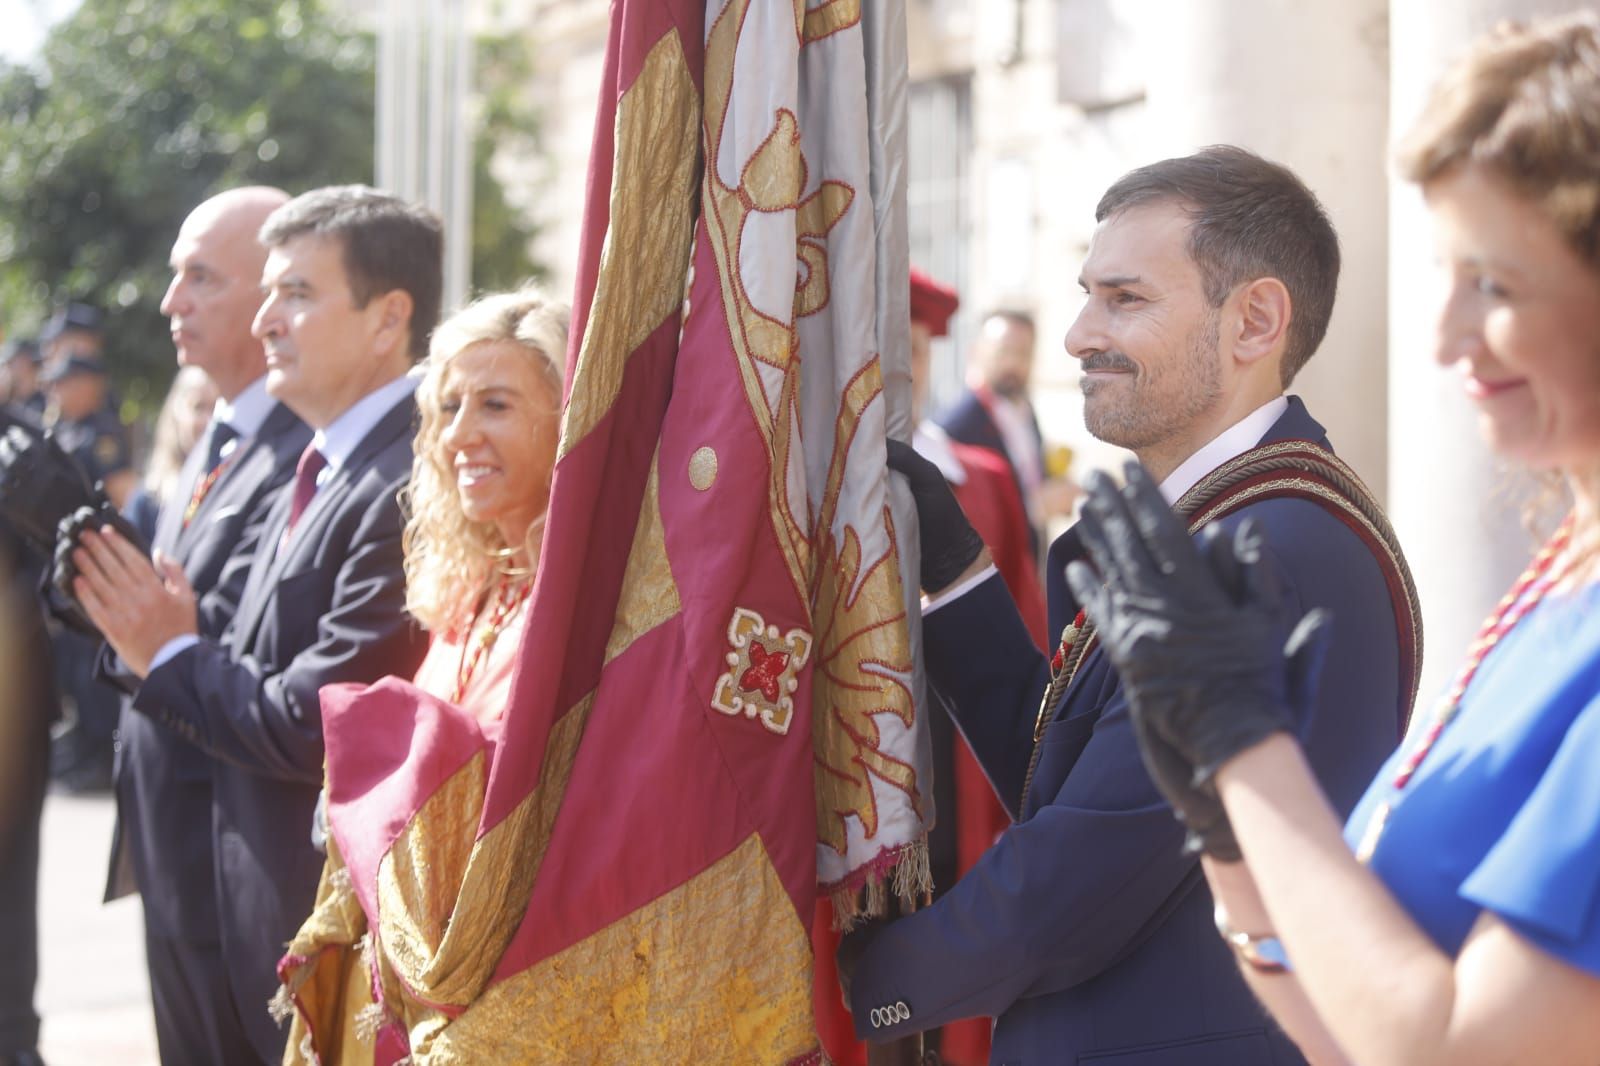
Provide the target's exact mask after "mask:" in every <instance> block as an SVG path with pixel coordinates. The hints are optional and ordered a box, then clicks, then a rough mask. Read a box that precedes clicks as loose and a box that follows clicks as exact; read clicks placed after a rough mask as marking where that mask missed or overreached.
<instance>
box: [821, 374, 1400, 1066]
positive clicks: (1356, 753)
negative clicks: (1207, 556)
mask: <svg viewBox="0 0 1600 1066" xmlns="http://www.w3.org/2000/svg"><path fill="white" fill-rule="evenodd" d="M1264 439H1265V440H1285V439H1306V440H1312V441H1318V442H1320V443H1323V444H1326V438H1325V436H1324V433H1323V430H1322V427H1321V426H1319V425H1317V423H1316V422H1315V421H1313V420H1312V419H1311V417H1310V416H1309V415H1308V414H1307V413H1306V411H1305V408H1304V407H1303V406H1302V405H1301V404H1300V402H1299V401H1298V400H1297V399H1293V398H1291V400H1290V408H1289V410H1288V411H1287V412H1286V413H1285V414H1284V415H1283V416H1282V417H1281V418H1280V419H1279V420H1278V422H1277V423H1276V424H1274V425H1273V427H1272V429H1271V431H1270V432H1269V433H1268V434H1267V435H1266V437H1265V438H1264ZM1245 516H1252V517H1254V518H1255V519H1256V520H1257V521H1258V522H1259V523H1260V525H1261V527H1262V531H1263V533H1264V535H1265V539H1266V545H1267V550H1268V552H1269V553H1270V554H1271V555H1273V556H1274V557H1275V560H1276V562H1277V563H1278V564H1279V567H1280V568H1281V570H1282V572H1283V574H1284V576H1285V578H1286V582H1287V585H1288V587H1289V589H1290V593H1291V595H1292V596H1293V598H1294V599H1295V600H1296V601H1297V604H1296V605H1297V607H1298V608H1299V609H1300V610H1309V609H1310V608H1312V607H1318V606H1320V607H1326V608H1329V609H1330V610H1331V611H1332V612H1333V614H1334V626H1333V632H1332V640H1331V642H1330V647H1329V649H1328V657H1327V660H1326V664H1325V667H1324V669H1323V672H1322V677H1321V681H1320V687H1319V691H1318V693H1317V698H1316V700H1315V703H1314V705H1313V706H1312V707H1311V708H1310V710H1309V712H1308V715H1307V717H1306V718H1305V720H1303V721H1300V722H1298V723H1296V724H1297V726H1298V730H1299V735H1300V739H1301V741H1302V742H1303V743H1304V745H1305V749H1306V753H1307V755H1308V757H1309V759H1310V762H1311V765H1312V767H1313V769H1314V770H1315V771H1316V773H1317V777H1318V779H1319V780H1320V781H1321V783H1322V785H1323V787H1324V788H1325V789H1326V790H1327V792H1328V794H1329V796H1330V797H1331V799H1332V800H1333V802H1334V803H1335V805H1336V806H1338V808H1339V809H1340V810H1341V811H1344V812H1348V811H1349V810H1350V808H1351V807H1353V806H1354V804H1355V802H1356V800H1357V799H1358V798H1359V796H1360V794H1361V792H1362V791H1363V790H1364V788H1365V786H1366V784H1367V782H1368V781H1369V780H1370V778H1371V776H1372V774H1373V773H1374V772H1375V771H1376V770H1377V768H1378V766H1379V764H1380V763H1381V762H1382V760H1383V759H1384V757H1385V756H1386V755H1387V754H1388V753H1389V752H1390V750H1392V749H1393V747H1394V745H1395V741H1396V737H1397V730H1398V702H1397V699H1398V693H1399V686H1400V684H1401V680H1400V676H1399V674H1400V655H1399V650H1398V637H1397V632H1396V627H1395V623H1394V613H1393V608H1392V605H1391V603H1390V599H1389V594H1388V590H1387V588H1386V586H1385V584H1384V580H1383V575H1382V573H1381V572H1380V570H1379V568H1378V565H1377V563H1376V562H1375V561H1374V559H1373V558H1372V556H1371V554H1370V553H1369V552H1368V550H1367V548H1366V547H1365V546H1364V545H1363V544H1362V542H1361V541H1360V540H1359V539H1358V538H1357V537H1356V535H1355V534H1354V533H1352V532H1351V531H1350V530H1349V529H1348V527H1346V526H1345V525H1344V524H1343V523H1342V522H1340V521H1339V520H1338V519H1337V518H1335V517H1334V516H1333V515H1331V514H1329V513H1328V512H1326V511H1324V510H1323V509H1322V508H1321V507H1319V506H1318V505H1316V504H1314V503H1311V502H1308V501H1304V500H1289V499H1284V500H1268V501H1265V502H1262V503H1257V504H1254V505H1251V506H1249V507H1246V508H1244V509H1242V510H1241V511H1239V512H1237V513H1236V514H1235V515H1234V516H1232V517H1231V518H1229V519H1227V520H1226V522H1225V524H1230V525H1231V524H1233V523H1236V522H1238V521H1241V520H1242V519H1243V518H1244V517H1245ZM1077 545H1078V542H1077V538H1076V537H1075V536H1074V535H1073V532H1072V531H1070V530H1069V531H1068V533H1067V534H1065V535H1063V536H1062V537H1061V538H1060V539H1059V540H1058V541H1057V542H1056V544H1055V545H1054V546H1052V548H1051V552H1050V564H1049V569H1048V571H1047V577H1046V581H1047V585H1048V588H1049V592H1050V606H1051V631H1052V633H1059V632H1060V631H1061V628H1062V627H1063V626H1064V625H1065V624H1066V622H1067V621H1069V620H1070V619H1071V617H1072V615H1073V614H1075V613H1076V611H1077V605H1076V604H1075V603H1074V602H1073V601H1072V598H1071V595H1070V593H1069V592H1068V591H1067V588H1066V583H1065V579H1064V569H1065V565H1066V563H1067V561H1069V560H1070V559H1072V558H1074V557H1076V556H1077V555H1078V554H1080V552H1081V549H1080V548H1078V546H1077ZM923 633H924V647H925V652H926V661H927V664H928V673H929V677H930V679H931V680H932V682H933V684H934V685H935V687H936V688H937V689H938V690H939V692H940V693H941V695H943V696H944V697H945V699H946V701H947V702H948V703H949V705H950V707H951V710H952V713H953V714H954V715H955V717H956V719H957V725H958V726H959V728H960V729H961V730H962V732H963V734H964V735H965V737H966V738H967V741H968V743H969V744H971V746H972V749H973V751H974V753H975V754H976V755H977V757H978V759H979V761H980V762H981V763H982V764H983V766H984V769H985V771H986V773H987V774H988V775H989V779H990V782H991V783H992V784H993V785H994V787H995V788H996V790H997V792H998V793H999V796H1000V798H1001V799H1002V800H1003V801H1004V802H1005V803H1006V805H1007V807H1008V809H1009V810H1010V811H1011V813H1012V816H1013V818H1017V819H1018V821H1017V823H1016V824H1015V825H1013V826H1012V827H1011V828H1010V829H1008V830H1007V831H1006V833H1005V834H1004V835H1003V836H1002V837H1001V839H1000V840H999V841H998V842H997V843H996V844H995V846H994V847H993V848H991V849H990V850H989V851H988V852H987V853H986V854H985V855H984V856H983V858H982V859H981V860H980V861H979V862H978V864H977V866H975V867H974V868H973V869H972V870H971V871H969V872H968V873H967V875H966V876H965V877H963V878H962V879H961V880H960V881H958V882H957V883H956V884H955V885H954V886H953V887H952V888H951V890H950V891H949V892H948V893H946V894H945V896H944V897H943V898H942V899H940V900H939V901H938V902H936V903H934V904H933V905H932V906H931V907H928V908H926V909H925V910H922V911H919V912H917V913H915V914H912V915H910V916H908V917H906V918H903V919H900V920H898V921H896V922H893V923H891V924H889V925H887V926H885V927H883V928H881V929H879V930H876V931H872V932H868V933H866V934H864V935H865V936H866V937H867V938H868V939H867V940H866V941H865V946H864V949H863V951H862V954H861V956H860V959H859V962H858V964H857V967H856V971H855V975H854V981H853V983H852V986H851V1005H852V1008H853V1011H854V1014H855V1018H856V1030H857V1033H858V1034H859V1035H860V1036H861V1037H863V1038H864V1039H871V1040H887V1039H892V1038H894V1037H897V1036H901V1035H904V1034H905V1033H907V1032H910V1031H915V1030H921V1029H926V1028H931V1027H933V1026H937V1025H941V1024H943V1023H945V1022H947V1021H951V1020H953V1019H956V1018H966V1017H973V1016H987V1017H993V1018H995V1019H996V1024H995V1031H994V1046H993V1058H992V1061H993V1062H996V1063H1029V1064H1033V1063H1052V1064H1057V1063H1090V1062H1099V1061H1102V1059H1103V1061H1106V1062H1107V1063H1115V1064H1116V1066H1268V1064H1272V1066H1279V1064H1284V1063H1300V1062H1301V1061H1302V1058H1301V1056H1300V1055H1299V1053H1298V1051H1297V1050H1296V1049H1295V1048H1294V1046H1293V1045H1292V1044H1291V1043H1290V1041H1289V1040H1288V1039H1287V1038H1286V1037H1285V1036H1284V1035H1283V1034H1282V1033H1281V1032H1280V1031H1279V1030H1278V1029H1277V1028H1276V1026H1275V1025H1274V1024H1273V1023H1272V1022H1271V1021H1270V1020H1269V1019H1268V1018H1267V1017H1266V1015H1265V1014H1264V1012H1263V1011H1262V1009H1261V1008H1260V1007H1259V1006H1258V1005H1257V1004H1256V1003H1255V1001H1254V999H1253V997H1252V996H1251V994H1250V992H1249V990H1248V988H1247V987H1246V985H1245V984H1244V981H1243V979H1242V978H1241V977H1240V976H1239V974H1238V972H1237V969H1236V967H1235V963H1234V960H1233V958H1232V954H1231V952H1230V949H1229V948H1228V947H1227V946H1226V945H1224V944H1223V942H1222V941H1221V939H1220V938H1219V937H1218V936H1217V934H1216V931H1215V929H1214V928H1213V923H1212V915H1211V911H1212V902H1211V896H1210V892H1209V890H1208V888H1207V886H1206V884H1205V880H1204V877H1203V876H1202V875H1201V873H1200V869H1199V862H1198V860H1197V859H1194V858H1191V857H1186V856H1184V855H1183V854H1182V850H1181V848H1182V844H1183V832H1182V829H1181V827H1180V826H1179V825H1178V823H1177V822H1176V820H1175V819H1174V818H1173V815H1172V811H1171V809H1170V808H1169V807H1168V806H1167V805H1166V803H1165V802H1164V801H1163V800H1162V798H1161V796H1160V794H1159V793H1158V792H1157V791H1156V788H1155V786H1154V785H1153V784H1152V783H1151V781H1150V778H1149V775H1148V774H1147V773H1146V772H1145V769H1144V766H1143V764H1142V763H1141V761H1140V757H1139V750H1138V744H1137V743H1136V741H1135V739H1134V735H1133V731H1132V728H1131V723H1130V721H1129V718H1128V707H1127V701H1126V699H1125V697H1124V696H1123V693H1122V689H1121V686H1120V684H1119V683H1118V680H1117V677H1116V674H1115V672H1114V671H1113V670H1112V668H1111V665H1110V663H1109V661H1108V660H1107V659H1106V657H1105V655H1104V653H1103V652H1102V651H1099V650H1095V651H1093V652H1091V654H1090V655H1089V657H1088V658H1087V659H1086V661H1085V662H1084V664H1083V666H1082V667H1081V668H1080V670H1079V671H1078V675H1077V677H1076V678H1075V679H1074V681H1073V683H1072V685H1071V686H1070V687H1069V688H1068V690H1067V692H1066V694H1065V697H1064V698H1063V699H1062V701H1061V704H1060V706H1059V707H1058V708H1057V710H1056V712H1055V715H1054V717H1053V718H1052V720H1051V722H1050V724H1049V725H1048V726H1047V727H1046V731H1045V734H1044V736H1043V738H1042V740H1041V752H1040V757H1039V763H1038V767H1037V769H1036V771H1035V775H1034V780H1033V783H1032V786H1031V789H1030V791H1029V793H1028V795H1027V796H1026V797H1025V798H1021V792H1022V787H1023V779H1024V777H1025V775H1026V773H1027V767H1028V762H1029V757H1030V754H1031V751H1032V748H1033V730H1034V722H1035V717H1036V715H1037V712H1038V707H1039V701H1040V699H1041V697H1042V695H1043V692H1044V688H1045V685H1046V683H1047V681H1048V679H1049V665H1048V661H1047V660H1046V659H1045V657H1044V656H1042V655H1041V654H1040V653H1039V652H1038V650H1037V649H1036V647H1035V646H1034V644H1033V643H1032V641H1031V640H1030V639H1029V637H1028V632H1027V630H1026V628H1024V626H1023V625H1022V623H1021V621H1020V619H1019V618H1018V617H1017V613H1016V609H1015V607H1014V606H1013V605H1012V603H1011V600H1010V597H1009V595H1008V594H1007V592H1006V589H1005V584H1004V582H1002V581H1001V580H1000V578H999V577H998V576H994V577H991V578H990V579H989V580H987V581H985V582H983V583H982V584H980V585H979V586H978V587H977V588H975V589H974V590H972V591H971V592H969V593H967V594H966V595H964V596H962V597H960V598H958V599H956V600H954V601H952V602H951V603H949V604H947V605H945V606H943V607H941V608H940V609H938V610H937V611H935V612H933V613H932V614H930V615H929V616H928V617H927V618H926V619H925V620H924V623H923ZM1019 798H1021V809H1020V810H1019ZM900 1005H903V1009H899V1010H891V1011H888V1012H885V1011H883V1010H881V1009H880V1010H879V1011H878V1019H879V1021H880V1024H879V1025H877V1026H874V1025H873V1023H872V1019H873V1010H874V1008H883V1007H897V1006H900ZM885 1014H888V1015H889V1016H890V1018H891V1019H892V1018H894V1017H898V1016H900V1015H909V1018H908V1019H907V1020H905V1021H900V1022H893V1021H891V1023H890V1024H886V1025H885V1024H881V1023H882V1021H883V1019H884V1016H885Z"/></svg>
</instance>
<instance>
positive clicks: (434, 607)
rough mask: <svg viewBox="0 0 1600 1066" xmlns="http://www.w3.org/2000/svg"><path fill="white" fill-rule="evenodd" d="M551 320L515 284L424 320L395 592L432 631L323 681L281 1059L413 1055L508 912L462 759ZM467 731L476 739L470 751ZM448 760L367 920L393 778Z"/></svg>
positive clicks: (492, 711)
mask: <svg viewBox="0 0 1600 1066" xmlns="http://www.w3.org/2000/svg"><path fill="white" fill-rule="evenodd" d="M567 320H568V309H567V307H566V306H565V305H563V304H560V303H556V302H553V301H551V300H549V299H547V298H546V297H545V296H543V295H542V294H541V293H540V292H539V291H538V290H537V289H532V288H528V289H523V290H521V291H519V292H515V293H508V294H502V295H495V296H487V297H484V298H483V299H481V300H478V301H477V302H476V303H473V304H472V305H470V306H469V307H467V308H465V309H464V310H462V311H460V312H458V313H457V314H456V315H455V316H453V317H452V318H450V319H448V320H447V321H445V322H444V323H443V324H442V325H441V326H439V328H438V329H437V330H436V331H435V332H434V335H433V339H432V342H431V344H430V347H429V354H428V358H427V360H426V361H425V362H424V363H423V379H422V382H421V384H420V385H419V386H418V388H417V393H416V396H417V406H418V409H419V411H420V413H421V426H420V429H419V430H418V433H417V437H416V444H415V453H416V457H415V460H414V465H413V467H412V474H411V484H410V487H409V489H408V490H407V498H408V501H407V502H408V510H409V518H408V520H407V524H406V531H405V568H406V597H407V607H408V609H409V610H410V611H411V613H412V614H413V615H414V616H415V617H416V618H417V620H418V621H420V622H421V623H422V624H423V625H424V626H426V627H427V628H428V630H429V631H430V633H431V635H432V639H431V641H430V644H429V650H428V654H427V657H426V658H425V659H424V661H423V663H422V666H421V667H420V668H419V670H418V672H417V676H416V680H415V684H414V685H405V684H403V683H400V682H389V683H387V685H388V687H387V688H386V687H385V686H386V683H384V682H380V683H379V685H376V686H372V688H371V689H367V690H364V691H361V692H356V691H354V690H356V689H358V688H359V686H348V687H345V691H344V692H340V691H339V687H330V688H327V689H324V690H323V723H324V733H325V736H326V738H327V741H328V745H327V751H328V757H327V790H326V795H327V796H328V811H329V814H328V819H327V820H328V822H331V825H330V826H322V827H319V830H318V831H326V832H327V850H328V862H327V867H326V869H325V870H324V873H323V878H322V884H321V886H320V888H319V890H318V893H317V903H316V907H315V909H314V910H313V912H312V914H311V916H310V917H309V918H308V919H307V920H306V922H305V923H304V925H303V926H302V927H301V930H300V932H299V934H298V935H297V936H296V937H295V939H294V940H293V941H292V942H291V943H290V945H289V953H288V955H287V956H286V957H285V958H284V960H283V961H282V962H281V963H280V964H279V968H278V972H279V976H280V978H281V979H282V981H283V989H282V991H281V993H280V998H279V999H277V1000H275V1001H274V1011H275V1012H276V1013H278V1014H279V1015H280V1016H285V1017H286V1016H287V1015H288V1014H289V1013H291V1012H295V1024H294V1027H293V1029H292V1030H291V1033H290V1038H289V1045H288V1050H287V1052H286V1055H285V1060H284V1061H285V1062H288V1063H313V1062H315V1063H319V1064H320V1066H336V1064H362V1066H366V1064H373V1066H387V1064H391V1063H396V1062H400V1061H402V1060H406V1059H407V1057H408V1056H410V1055H411V1054H412V1052H413V1051H416V1052H418V1053H419V1054H422V1053H424V1052H425V1051H426V1047H425V1046H420V1045H416V1041H418V1040H421V1041H424V1042H426V1041H428V1040H430V1039H433V1038H436V1037H438V1035H439V1034H440V1033H441V1032H442V1031H443V1030H445V1029H446V1028H447V1027H448V1024H449V1020H450V1019H451V1018H452V1017H456V1016H459V1014H461V1013H463V1012H465V1011H467V1010H471V1009H472V1007H473V1005H474V1004H475V1002H476V996H477V990H478V989H480V988H481V987H482V984H483V982H484V981H486V980H487V978H488V976H489V973H490V971H491V970H492V968H493V966H494V964H495V962H496V961H497V960H498V958H499V950H498V948H497V947H496V945H499V946H503V944H504V940H505V939H506V938H507V937H509V936H510V934H511V933H512V932H513V931H514V923H515V920H516V919H517V918H518V917H520V914H521V911H520V910H519V909H515V908H513V909H511V910H506V911H502V910H500V909H499V908H498V905H499V904H502V903H505V902H506V900H505V899H504V898H503V897H504V892H503V891H495V890H489V891H483V890H481V889H482V885H483V883H484V882H491V883H494V884H496V885H498V884H499V881H498V878H499V876H500V874H501V871H498V870H492V869H490V870H485V869H482V868H475V867H474V866H473V865H472V861H471V854H472V851H473V847H472V845H473V843H474V840H475V835H476V832H477V829H478V826H479V822H478V816H479V809H478V806H477V805H475V804H477V803H481V799H482V794H483V793H482V780H481V778H473V777H471V774H472V773H474V772H475V771H480V770H481V768H482V766H483V759H482V758H481V752H482V750H483V748H484V747H485V746H487V745H492V744H493V743H494V741H495V740H496V739H497V738H498V737H499V735H500V727H501V721H502V716H503V714H504V712H505V708H506V705H507V703H508V701H509V696H510V687H511V675H512V670H513V667H514V665H515V663H516V660H517V652H518V648H519V646H520V645H521V643H522V640H521V637H522V627H523V621H524V619H525V617H526V615H527V605H528V599H529V596H530V595H531V592H532V588H533V581H534V576H535V574H536V571H537V569H538V561H539V539H540V536H541V535H542V532H543V529H544V516H545V508H546V506H547V504H548V502H549V498H550V479H551V472H552V468H553V467H554V465H555V458H556V443H557V440H558V434H559V430H560V422H561V399H562V367H563V359H564V357H565V354H566V347H567ZM378 690H383V691H378ZM419 690H420V691H419ZM374 692H376V693H377V694H376V697H375V700H374V699H372V698H369V697H372V696H373V693H374ZM374 705H375V706H376V710H375V711H373V710H371V708H372V707H374ZM408 727H409V728H410V729H411V730H412V732H411V734H410V738H411V741H412V743H410V744H400V745H398V748H399V750H398V751H397V750H395V748H394V746H390V747H385V746H384V745H382V744H373V743H371V742H372V741H374V740H376V739H378V737H377V736H376V735H375V733H374V731H375V730H376V731H379V732H381V733H382V734H383V735H384V739H388V740H394V739H395V738H404V737H405V735H406V734H405V730H406V729H407V728H408ZM442 737H448V738H450V739H444V740H441V738H442ZM463 744H465V745H467V746H470V747H472V748H473V749H475V750H477V751H478V752H479V753H480V758H478V759H477V760H475V761H473V760H469V762H471V763H472V765H470V766H465V767H464V766H463V764H462V761H461V757H460V755H459V752H460V751H461V750H462V745H463ZM446 778H448V779H450V780H452V781H456V782H458V783H461V785H462V790H461V791H460V792H458V793H452V795H454V796H456V797H457V798H458V799H460V801H461V802H459V803H456V804H454V805H453V806H452V807H451V808H450V809H449V810H447V811H442V810H438V809H430V811H429V813H428V815H427V818H426V819H425V821H426V831H425V832H423V833H422V834H421V838H422V839H420V840H419V841H418V842H417V843H416V845H415V848H416V851H415V852H413V853H411V854H412V859H413V868H412V869H410V870H408V871H400V872H399V873H397V874H395V875H394V876H395V878H396V881H395V883H396V884H404V886H405V887H404V888H403V889H401V890H400V895H399V896H397V897H395V898H393V899H390V898H387V897H386V899H385V903H384V906H383V908H382V909H381V919H380V918H379V917H378V915H379V914H380V909H379V907H378V906H377V903H376V898H375V896H374V895H373V890H372V888H371V886H372V885H374V884H375V883H376V881H377V879H378V877H379V875H378V873H377V869H378V866H379V862H378V860H377V858H376V857H377V856H379V855H381V854H383V853H385V852H386V850H387V849H388V848H389V846H390V845H391V843H392V842H393V834H394V832H395V830H396V825H395V822H396V816H395V814H394V811H395V803H396V802H401V803H402V804H403V802H404V801H403V800H400V801H397V800H396V796H397V795H407V794H415V793H416V792H417V790H419V789H420V790H421V791H423V792H431V791H432V789H433V788H434V787H437V786H438V784H439V782H440V781H441V780H444V779H446ZM373 782H382V784H381V785H379V786H378V787H376V788H374V787H370V786H371V785H372V783H373ZM421 782H426V784H422V783H421ZM411 874H416V875H417V876H416V877H415V878H413V877H411V876H410V875H411ZM500 887H501V889H503V885H502V886H500ZM419 938H420V939H419ZM400 945H407V946H400Z"/></svg>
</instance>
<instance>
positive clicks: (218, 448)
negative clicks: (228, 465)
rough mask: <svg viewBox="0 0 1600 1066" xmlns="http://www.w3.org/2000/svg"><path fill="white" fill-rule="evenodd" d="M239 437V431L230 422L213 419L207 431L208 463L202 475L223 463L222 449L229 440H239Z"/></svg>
mask: <svg viewBox="0 0 1600 1066" xmlns="http://www.w3.org/2000/svg"><path fill="white" fill-rule="evenodd" d="M238 437H239V431H238V430H236V429H234V428H233V427H232V426H230V425H228V423H226V422H217V421H212V423H211V427H210V429H209V430H208V431H207V432H206V465H205V471H204V473H202V474H201V475H200V476H201V477H204V476H205V475H206V474H209V473H211V472H212V471H213V470H215V469H216V468H217V467H219V466H221V465H222V449H224V448H226V447H227V446H228V442H229V441H232V440H237V439H238Z"/></svg>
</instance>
